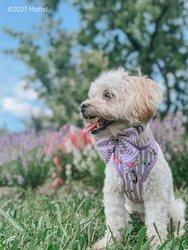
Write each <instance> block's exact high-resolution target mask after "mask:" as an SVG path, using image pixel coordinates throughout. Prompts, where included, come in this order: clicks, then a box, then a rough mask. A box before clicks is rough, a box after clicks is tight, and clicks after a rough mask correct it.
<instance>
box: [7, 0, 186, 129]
mask: <svg viewBox="0 0 188 250" xmlns="http://www.w3.org/2000/svg"><path fill="white" fill-rule="evenodd" d="M33 2H34V1H33ZM60 2H62V1H60V0H59V1H55V0H53V1H51V8H50V11H49V14H48V15H46V16H45V17H44V18H43V20H42V23H41V24H40V26H39V27H38V30H36V31H35V32H33V33H28V34H25V33H18V32H14V31H12V30H9V29H6V32H7V33H8V34H9V35H11V36H12V37H14V38H15V39H18V41H19V46H18V48H17V49H16V50H7V51H6V52H7V53H8V52H9V53H12V54H14V55H16V56H17V57H18V58H19V59H20V60H22V61H24V62H25V63H26V64H27V65H28V67H29V68H30V69H31V70H32V71H30V72H29V75H28V76H27V81H28V86H32V87H35V88H36V89H37V90H38V92H39V94H40V97H41V98H44V100H45V101H46V103H47V105H48V106H49V107H50V108H51V110H52V111H53V117H52V118H51V121H52V122H56V123H57V124H58V125H62V123H64V122H67V121H70V122H74V123H77V124H79V119H78V117H79V111H78V110H79V109H78V106H79V104H80V102H81V101H82V100H83V99H85V97H86V95H87V90H88V88H89V83H90V81H92V80H93V79H94V78H95V77H96V76H97V75H98V74H99V73H100V72H101V71H103V70H105V69H110V68H117V67H119V66H121V67H122V66H123V67H125V68H126V69H127V70H128V71H131V72H134V71H135V70H137V69H138V68H140V69H141V71H142V72H143V74H146V75H148V76H149V77H152V78H153V79H156V80H157V81H160V82H162V83H163V84H164V86H165V98H164V101H165V104H166V105H165V107H164V110H163V112H164V113H165V112H167V111H168V110H169V109H170V108H172V109H173V110H176V109H177V108H180V109H182V110H183V111H184V112H185V113H186V114H188V100H187V98H188V82H187V79H188V77H187V68H188V60H187V49H188V42H187V37H186V36H185V32H187V31H188V27H187V22H188V20H187V11H188V4H187V1H186V0H171V1H168V0H166V1H164V0H158V1H155V0H142V1H141V0H136V1H134V3H133V1H132V0H126V1H125V0H117V1H113V0H109V1H105V0H101V1H98V0H92V1H91V0H73V2H72V4H73V6H74V7H75V8H76V9H77V10H78V11H79V14H80V18H81V27H80V31H79V32H77V33H70V32H67V31H66V30H64V29H63V28H62V24H61V21H60V20H57V19H56V18H55V15H54V13H55V12H56V11H57V10H58V7H59V5H60ZM46 3H47V2H46V1H45V2H44V4H45V5H46ZM41 33H42V34H43V35H42V36H41Z"/></svg>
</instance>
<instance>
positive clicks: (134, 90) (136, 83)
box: [80, 69, 162, 138]
mask: <svg viewBox="0 0 188 250" xmlns="http://www.w3.org/2000/svg"><path fill="white" fill-rule="evenodd" d="M161 101H162V92H161V90H160V88H159V86H158V85H157V84H156V83H155V82H154V81H152V80H151V79H149V78H147V77H144V76H129V75H128V74H127V73H126V72H125V71H124V70H122V69H119V70H114V71H110V72H107V73H103V74H102V75H101V76H99V78H97V79H96V80H95V81H94V82H93V83H91V87H90V90H89V94H88V99H87V100H85V101H84V102H83V103H82V104H81V105H80V109H81V114H82V118H83V120H84V123H85V124H86V127H85V131H86V132H89V131H91V133H92V134H95V135H97V136H98V137H99V138H100V137H104V136H111V135H113V136H115V135H116V134H117V133H119V132H120V131H121V130H124V129H125V128H127V127H130V126H136V125H140V124H147V123H148V122H149V121H150V120H151V118H152V117H153V116H154V115H155V112H156V110H157V107H158V104H159V103H160V102H161Z"/></svg>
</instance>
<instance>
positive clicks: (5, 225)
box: [0, 185, 188, 250]
mask: <svg viewBox="0 0 188 250" xmlns="http://www.w3.org/2000/svg"><path fill="white" fill-rule="evenodd" d="M74 189H75V191H72V192H71V193H70V194H67V193H63V191H62V190H59V192H58V193H57V194H53V195H51V196H46V195H39V194H36V193H34V192H31V191H27V192H25V193H24V194H22V195H20V197H7V196H6V197H3V198H1V200H0V205H1V206H0V207H1V210H0V250H1V249H3V250H6V249H11V250H17V249H24V250H39V249H41V250H57V249H63V250H66V249H71V250H84V249H90V247H91V245H92V244H93V243H94V242H95V241H96V240H97V239H99V238H100V237H102V235H103V234H104V231H105V224H104V211H103V207H102V196H101V192H98V191H97V190H94V189H91V190H90V191H86V190H85V189H84V187H83V186H82V185H78V186H76V187H75V188H74ZM76 189H77V191H76ZM186 195H187V192H181V196H184V197H185V198H186ZM186 199H187V198H186ZM187 203H188V200H187ZM169 231H170V230H169ZM122 235H123V237H124V242H126V243H124V245H123V244H122V243H120V242H116V241H115V239H114V247H113V249H117V250H121V249H127V250H128V249H133V250H147V249H151V247H150V242H151V240H152V239H146V237H145V235H146V228H145V227H144V226H143V225H142V224H141V223H140V222H139V220H138V219H135V220H134V221H133V222H132V223H130V224H129V225H128V226H127V228H125V229H124V230H123V231H122ZM169 235H170V238H169V239H168V240H167V241H166V242H164V243H163V244H162V245H161V247H160V248H159V249H160V250H162V249H177V250H181V249H188V232H187V233H186V234H185V235H184V236H183V237H182V238H181V239H177V238H175V237H174V236H173V232H172V230H171V231H170V233H169ZM107 249H108V248H107Z"/></svg>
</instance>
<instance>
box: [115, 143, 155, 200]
mask: <svg viewBox="0 0 188 250" xmlns="http://www.w3.org/2000/svg"><path fill="white" fill-rule="evenodd" d="M125 150H127V149H126V148H124V149H123V148H116V150H115V152H114V154H113V156H112V157H114V163H115V164H114V165H115V166H116V168H117V170H118V172H119V174H120V175H121V176H122V178H123V180H124V185H125V193H126V196H127V198H128V199H129V200H131V201H134V202H142V201H143V199H142V188H143V183H144V181H145V179H146V177H147V176H148V174H149V172H150V170H151V169H152V168H153V167H154V165H155V162H156V159H157V145H156V143H155V141H153V142H152V143H151V144H150V146H149V147H146V148H144V147H142V148H140V149H139V154H138V155H137V156H135V157H134V158H131V159H129V157H127V156H126V158H125V157H124V151H125Z"/></svg>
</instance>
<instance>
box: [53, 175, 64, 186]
mask: <svg viewBox="0 0 188 250" xmlns="http://www.w3.org/2000/svg"><path fill="white" fill-rule="evenodd" d="M62 184H63V181H62V179H61V178H59V177H57V178H55V180H54V182H53V187H55V188H58V187H60V186H62Z"/></svg>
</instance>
